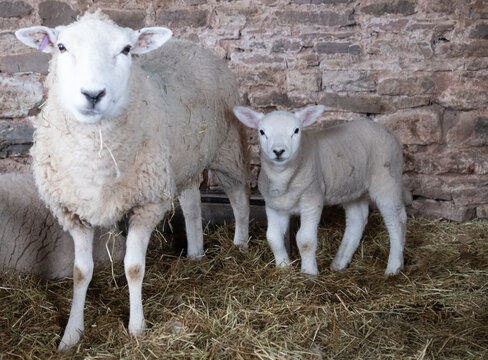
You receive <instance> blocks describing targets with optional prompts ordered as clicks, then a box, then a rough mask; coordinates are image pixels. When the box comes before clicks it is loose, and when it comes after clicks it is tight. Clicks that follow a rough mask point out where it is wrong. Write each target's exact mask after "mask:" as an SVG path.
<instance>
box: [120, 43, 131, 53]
mask: <svg viewBox="0 0 488 360" xmlns="http://www.w3.org/2000/svg"><path fill="white" fill-rule="evenodd" d="M130 49H131V46H130V45H127V46H126V47H125V48H124V49H123V50H122V51H121V53H122V54H124V55H129V52H130Z"/></svg>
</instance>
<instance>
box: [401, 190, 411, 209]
mask: <svg viewBox="0 0 488 360" xmlns="http://www.w3.org/2000/svg"><path fill="white" fill-rule="evenodd" d="M412 201H413V197H412V192H411V191H409V190H407V189H405V188H403V203H404V204H405V205H407V206H408V205H412Z"/></svg>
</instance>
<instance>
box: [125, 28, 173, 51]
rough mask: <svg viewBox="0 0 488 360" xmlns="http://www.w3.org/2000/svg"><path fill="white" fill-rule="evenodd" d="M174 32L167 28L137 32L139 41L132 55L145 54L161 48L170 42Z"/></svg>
mask: <svg viewBox="0 0 488 360" xmlns="http://www.w3.org/2000/svg"><path fill="white" fill-rule="evenodd" d="M172 35H173V32H172V31H171V30H170V29H167V28H165V27H147V28H143V29H140V30H137V31H136V36H137V40H136V42H135V44H134V46H132V49H131V53H133V54H144V53H147V52H149V51H152V50H156V49H157V48H159V47H161V46H162V45H163V44H164V43H165V42H166V41H168V40H169V39H170V38H171V36H172Z"/></svg>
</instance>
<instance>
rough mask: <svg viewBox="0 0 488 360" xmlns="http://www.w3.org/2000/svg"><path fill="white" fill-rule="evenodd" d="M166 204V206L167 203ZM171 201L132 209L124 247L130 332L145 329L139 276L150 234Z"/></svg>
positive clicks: (142, 273)
mask: <svg viewBox="0 0 488 360" xmlns="http://www.w3.org/2000/svg"><path fill="white" fill-rule="evenodd" d="M166 205H167V206H166ZM169 208H170V204H165V206H163V205H161V204H148V205H144V206H141V207H138V208H135V209H133V215H132V217H131V219H130V224H129V233H128V234H127V245H126V250H125V258H124V268H125V276H126V277H127V283H128V284H129V298H130V316H129V333H130V334H131V335H134V336H140V335H142V332H143V331H144V329H145V328H146V323H145V321H144V313H143V309H142V279H143V278H144V270H145V265H146V250H147V245H148V244H149V240H150V237H151V233H152V231H153V229H154V227H155V226H156V225H157V223H158V222H159V221H160V220H161V219H162V217H163V215H164V213H165V212H166V211H167V210H169Z"/></svg>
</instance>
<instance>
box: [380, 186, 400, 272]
mask: <svg viewBox="0 0 488 360" xmlns="http://www.w3.org/2000/svg"><path fill="white" fill-rule="evenodd" d="M376 205H377V206H378V209H379V210H380V212H381V215H382V216H383V220H384V222H385V225H386V228H387V229H388V234H389V235H390V255H389V256H388V265H387V267H386V271H385V275H387V276H389V275H396V274H398V273H399V272H400V270H402V269H403V248H404V247H405V232H406V224H407V214H406V212H405V205H404V204H403V200H402V195H401V190H400V191H399V195H398V196H397V197H396V198H394V199H392V198H388V199H376Z"/></svg>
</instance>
